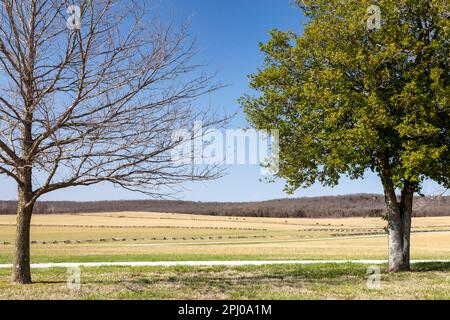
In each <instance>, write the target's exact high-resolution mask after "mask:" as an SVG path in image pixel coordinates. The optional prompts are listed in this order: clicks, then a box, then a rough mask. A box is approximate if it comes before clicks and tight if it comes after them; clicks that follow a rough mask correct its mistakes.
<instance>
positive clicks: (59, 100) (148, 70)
mask: <svg viewBox="0 0 450 320" xmlns="http://www.w3.org/2000/svg"><path fill="white" fill-rule="evenodd" d="M146 3H147V2H146V1H139V2H136V1H121V0H80V1H79V2H77V4H78V6H72V2H69V1H61V0H57V1H56V0H5V1H2V2H1V4H0V19H1V21H0V70H1V82H0V90H1V95H0V125H1V127H0V173H1V174H3V175H6V176H7V177H9V178H11V179H12V180H13V181H15V182H16V184H17V188H18V199H19V201H18V209H17V231H16V241H15V254H14V268H13V277H12V281H13V282H16V283H21V284H26V283H30V282H31V274H30V222H31V216H32V213H33V207H34V205H35V203H36V201H37V200H38V199H39V198H40V197H41V196H43V195H45V194H48V193H49V192H52V191H55V190H58V189H62V188H68V187H74V186H89V185H94V184H98V183H102V182H108V183H112V184H114V185H117V186H120V187H122V188H125V189H128V190H133V191H140V192H143V193H145V194H149V195H152V196H160V195H161V194H162V193H164V190H161V189H160V186H173V185H177V184H179V183H181V182H183V181H190V180H203V179H212V178H215V177H216V175H217V173H218V172H217V171H216V170H215V168H211V167H201V168H193V167H192V166H191V165H189V164H180V163H177V162H173V161H171V152H170V151H171V150H172V149H173V148H175V147H176V146H178V145H179V144H180V143H181V141H172V139H171V133H172V130H174V129H177V128H180V127H190V126H192V124H193V122H194V121H195V120H202V121H203V125H204V126H205V127H208V126H211V125H213V124H217V123H218V122H220V120H218V122H215V121H214V119H212V118H208V117H209V116H206V114H207V113H205V110H199V108H195V107H193V106H192V103H193V102H194V101H195V99H196V98H198V97H199V96H201V95H203V94H205V93H208V92H211V91H213V90H215V89H217V88H218V87H217V86H213V85H211V81H210V77H208V76H206V75H203V74H202V73H201V72H200V71H201V69H199V67H201V66H199V65H196V64H194V63H193V62H192V58H193V55H194V53H195V50H194V46H193V42H192V41H191V40H189V34H188V32H187V31H188V30H187V28H186V27H182V28H181V29H180V30H178V31H176V30H175V29H174V28H173V26H172V25H167V26H165V25H164V24H162V23H160V22H158V21H159V20H158V19H151V20H150V17H149V15H148V7H147V6H146Z"/></svg>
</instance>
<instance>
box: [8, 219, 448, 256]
mask: <svg viewBox="0 0 450 320" xmlns="http://www.w3.org/2000/svg"><path fill="white" fill-rule="evenodd" d="M14 219H15V217H14V216H0V263H10V262H11V259H12V249H13V246H12V243H13V241H14V232H15V227H14V222H15V221H14ZM32 225H33V226H32V240H33V244H32V262H34V263H39V262H102V261H177V260H181V261H186V260H301V259H313V260H315V259H386V258H387V246H386V241H387V237H386V234H385V233H384V229H383V228H384V226H385V222H384V221H383V220H382V219H381V218H347V219H281V218H242V217H239V218H236V217H210V216H193V215H180V214H161V213H111V214H104V213H103V214H82V215H37V216H34V217H33V221H32ZM413 232H414V233H413V237H412V258H413V259H450V217H432V218H431V217H430V218H416V219H414V225H413Z"/></svg>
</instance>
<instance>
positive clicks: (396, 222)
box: [384, 184, 414, 272]
mask: <svg viewBox="0 0 450 320" xmlns="http://www.w3.org/2000/svg"><path fill="white" fill-rule="evenodd" d="M384 189H385V196H386V197H385V199H386V206H387V213H388V239H389V240H388V246H389V266H388V272H400V271H409V270H410V256H411V255H410V247H411V243H410V242H411V216H412V206H413V198H414V190H413V189H412V188H411V187H410V186H409V184H405V188H404V190H403V191H402V196H401V200H400V202H398V200H397V196H396V194H395V189H394V188H393V187H392V186H389V185H385V186H384Z"/></svg>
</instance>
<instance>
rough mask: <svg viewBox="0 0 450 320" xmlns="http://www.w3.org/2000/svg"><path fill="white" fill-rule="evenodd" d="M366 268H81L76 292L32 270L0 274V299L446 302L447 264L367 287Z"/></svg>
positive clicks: (54, 272) (58, 278)
mask: <svg viewBox="0 0 450 320" xmlns="http://www.w3.org/2000/svg"><path fill="white" fill-rule="evenodd" d="M366 273H367V266H363V265H356V264H344V265H335V264H327V265H271V266H243V267H184V266H180V267H167V268H165V267H139V268H131V267H102V268H82V273H81V289H80V290H79V291H74V290H69V289H68V288H67V283H66V281H67V280H66V279H67V273H66V270H65V269H61V268H53V269H42V270H33V276H34V284H32V285H27V286H17V285H11V284H9V278H10V270H8V269H3V270H0V299H275V300H276V299H450V264H442V263H441V264H439V263H427V264H420V265H415V266H414V267H413V271H412V272H410V273H399V274H385V273H383V274H382V278H381V286H382V287H381V289H380V290H370V289H368V288H367V284H366V283H367V274H366Z"/></svg>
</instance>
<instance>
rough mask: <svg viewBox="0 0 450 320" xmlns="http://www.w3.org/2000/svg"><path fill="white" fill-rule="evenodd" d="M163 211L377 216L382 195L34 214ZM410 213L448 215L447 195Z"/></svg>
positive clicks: (43, 208) (73, 208) (105, 206)
mask: <svg viewBox="0 0 450 320" xmlns="http://www.w3.org/2000/svg"><path fill="white" fill-rule="evenodd" d="M16 207H17V203H16V202H15V201H0V214H3V215H5V214H15V213H16ZM124 211H132V212H165V213H187V214H200V215H213V216H236V217H242V216H245V217H283V218H328V217H330V218H345V217H380V216H383V215H384V214H385V211H386V209H385V203H384V196H381V195H372V194H356V195H346V196H326V197H314V198H299V199H280V200H271V201H261V202H239V203H238V202H192V201H173V200H136V201H135V200H133V201H97V202H70V201H46V202H38V203H37V204H36V207H35V213H36V214H71V213H72V214H76V213H102V212H124ZM414 216H416V217H425V216H450V197H444V196H440V197H423V198H418V199H417V200H416V207H415V208H414Z"/></svg>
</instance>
